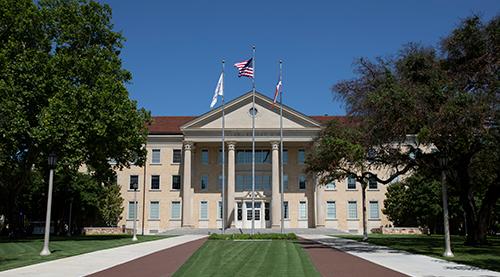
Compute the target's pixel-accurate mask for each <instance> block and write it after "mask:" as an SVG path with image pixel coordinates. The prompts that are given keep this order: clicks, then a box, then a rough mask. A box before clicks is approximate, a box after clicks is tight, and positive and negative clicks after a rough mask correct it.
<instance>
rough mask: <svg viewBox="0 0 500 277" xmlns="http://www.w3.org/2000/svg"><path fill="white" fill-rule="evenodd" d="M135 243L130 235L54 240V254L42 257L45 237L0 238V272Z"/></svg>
mask: <svg viewBox="0 0 500 277" xmlns="http://www.w3.org/2000/svg"><path fill="white" fill-rule="evenodd" d="M162 238H166V236H138V239H139V240H138V241H137V242H135V243H140V242H145V241H151V240H156V239H162ZM132 243H134V242H132V239H131V236H129V235H128V236H124V235H107V236H78V237H51V239H50V244H49V249H50V251H51V252H52V254H51V255H50V256H46V257H42V256H40V251H41V250H42V247H43V237H34V238H26V239H18V240H8V239H7V238H2V237H0V271H2V270H7V269H10V268H15V267H20V266H25V265H30V264H35V263H41V262H45V261H50V260H55V259H60V258H64V257H69V256H74V255H78V254H83V253H87V252H92V251H96V250H102V249H106V248H112V247H117V246H122V245H126V244H132Z"/></svg>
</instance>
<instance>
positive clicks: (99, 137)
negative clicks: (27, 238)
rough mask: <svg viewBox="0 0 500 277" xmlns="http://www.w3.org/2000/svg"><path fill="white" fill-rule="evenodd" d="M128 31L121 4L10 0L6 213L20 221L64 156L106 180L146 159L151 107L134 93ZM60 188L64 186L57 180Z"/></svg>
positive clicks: (2, 4) (2, 121)
mask: <svg viewBox="0 0 500 277" xmlns="http://www.w3.org/2000/svg"><path fill="white" fill-rule="evenodd" d="M123 40H124V38H123V36H122V35H121V34H120V33H118V32H115V31H113V25H112V24H111V9H110V7H109V6H107V5H101V4H99V3H98V2H95V1H89V0H82V1H78V0H43V1H36V2H34V1H31V0H20V1H9V0H0V134H1V135H0V168H1V170H0V190H1V191H2V192H5V193H2V194H1V196H0V197H1V199H0V203H2V204H0V214H6V215H7V218H6V220H7V222H9V224H10V226H12V227H15V226H16V225H19V222H18V220H17V215H18V213H19V208H20V203H19V200H20V197H19V196H20V195H21V194H22V193H23V191H25V190H26V189H27V188H28V187H29V186H30V184H32V183H33V177H32V175H33V173H34V172H35V171H36V170H37V169H38V170H40V171H41V172H45V170H46V168H47V166H46V164H47V162H46V160H47V155H48V154H49V153H51V152H55V153H56V154H57V156H58V166H57V169H56V176H57V175H74V174H76V172H77V171H78V170H79V168H80V167H81V166H82V165H86V166H87V168H88V169H89V172H90V174H91V175H92V176H93V178H95V179H96V180H98V181H99V182H105V181H106V180H108V179H109V178H110V177H111V176H112V175H113V174H114V173H113V170H112V167H111V165H110V160H114V161H115V162H116V165H115V167H116V168H123V167H128V166H130V163H131V161H133V162H135V164H136V165H139V166H140V165H142V164H143V163H144V160H145V156H146V150H145V148H144V144H145V143H146V137H147V130H146V127H145V123H146V122H147V121H148V120H149V118H150V116H149V113H148V112H146V111H145V110H144V109H138V108H137V103H136V102H135V101H132V100H131V99H129V96H128V92H127V89H126V87H125V84H126V83H127V82H128V81H130V79H131V74H130V73H129V72H128V71H126V70H124V69H123V68H122V63H121V60H120V51H121V48H122V46H123ZM56 185H57V183H56Z"/></svg>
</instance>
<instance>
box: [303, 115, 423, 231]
mask: <svg viewBox="0 0 500 277" xmlns="http://www.w3.org/2000/svg"><path fill="white" fill-rule="evenodd" d="M358 123H359V122H357V119H354V120H353V119H351V120H348V122H347V123H346V124H340V123H339V122H337V121H332V122H330V124H329V125H328V126H327V127H326V128H325V129H324V130H323V131H322V132H321V134H320V136H319V137H318V139H317V140H316V141H315V143H314V147H313V148H312V151H311V152H310V153H309V155H308V156H307V159H306V171H307V172H309V173H313V174H318V175H319V176H320V183H322V184H326V183H329V182H332V181H335V180H340V179H343V178H346V177H354V178H355V179H356V181H357V182H359V183H360V184H361V204H362V220H363V240H367V239H368V230H367V219H366V188H367V186H368V183H369V182H370V180H372V179H374V180H375V181H377V182H379V183H382V184H388V183H390V182H392V181H393V180H394V179H395V178H396V177H398V176H400V175H402V174H405V173H408V172H409V171H410V170H411V169H412V168H413V167H414V166H415V162H414V155H416V148H415V147H414V146H412V145H411V144H408V143H406V142H405V141H401V142H400V143H385V144H380V145H377V146H376V147H375V145H374V144H373V143H372V140H371V138H370V137H367V134H368V132H366V130H365V129H364V128H363V126H362V125H360V124H358ZM380 173H382V174H380Z"/></svg>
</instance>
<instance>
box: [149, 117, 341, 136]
mask: <svg viewBox="0 0 500 277" xmlns="http://www.w3.org/2000/svg"><path fill="white" fill-rule="evenodd" d="M310 117H311V118H312V119H314V120H316V121H318V122H319V123H320V124H321V125H326V124H327V123H328V122H329V121H331V120H334V119H336V120H338V121H340V122H341V123H345V122H346V121H347V117H346V116H328V115H312V116H310ZM195 118H196V116H153V118H152V122H151V123H150V124H148V130H149V134H151V135H176V134H182V132H181V129H180V127H181V126H182V125H184V124H186V123H188V122H189V121H191V120H193V119H195Z"/></svg>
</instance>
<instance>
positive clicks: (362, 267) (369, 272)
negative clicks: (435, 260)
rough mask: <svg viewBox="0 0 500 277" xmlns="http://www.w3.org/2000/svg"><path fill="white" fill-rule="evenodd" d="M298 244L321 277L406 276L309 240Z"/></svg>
mask: <svg viewBox="0 0 500 277" xmlns="http://www.w3.org/2000/svg"><path fill="white" fill-rule="evenodd" d="M299 243H300V244H301V245H302V247H303V248H304V250H305V251H306V252H307V253H308V254H309V256H310V257H311V261H312V262H313V264H314V266H315V267H316V269H317V270H318V271H319V273H321V275H322V276H325V277H327V276H335V277H355V276H371V277H379V276H380V277H401V276H407V275H404V274H402V273H399V272H396V271H394V270H391V269H388V268H386V267H383V266H380V265H377V264H374V263H372V262H370V261H367V260H364V259H361V258H358V257H356V256H353V255H350V254H347V253H344V252H342V251H339V250H337V249H334V248H331V247H329V246H326V245H323V244H320V243H317V242H314V241H311V240H300V242H299Z"/></svg>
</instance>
